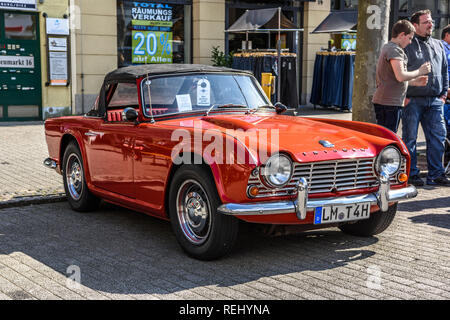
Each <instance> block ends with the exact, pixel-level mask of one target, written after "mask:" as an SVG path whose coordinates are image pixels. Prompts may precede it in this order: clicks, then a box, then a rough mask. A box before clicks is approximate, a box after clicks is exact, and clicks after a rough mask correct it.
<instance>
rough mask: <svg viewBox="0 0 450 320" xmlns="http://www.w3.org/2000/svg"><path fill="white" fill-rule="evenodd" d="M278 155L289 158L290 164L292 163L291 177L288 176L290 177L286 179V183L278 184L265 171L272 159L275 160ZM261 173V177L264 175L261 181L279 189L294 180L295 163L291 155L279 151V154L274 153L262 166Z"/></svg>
mask: <svg viewBox="0 0 450 320" xmlns="http://www.w3.org/2000/svg"><path fill="white" fill-rule="evenodd" d="M277 157H280V158H284V159H287V160H288V161H289V165H290V173H289V177H288V178H287V179H286V181H285V182H284V183H282V184H276V183H273V182H272V181H271V180H270V179H269V176H268V175H267V174H266V172H265V171H266V167H267V165H268V164H269V163H270V162H271V161H273V160H274V159H275V158H277ZM260 174H261V177H262V179H261V181H263V182H264V184H266V185H267V186H268V187H271V188H276V189H279V188H282V187H284V186H286V185H287V184H289V182H290V181H291V180H292V176H293V175H294V165H293V162H292V159H291V157H289V156H288V155H287V154H284V153H277V154H274V155H272V156H271V157H270V158H269V159H268V160H267V161H266V163H265V165H264V166H263V167H261V170H260Z"/></svg>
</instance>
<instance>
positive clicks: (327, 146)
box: [319, 140, 334, 148]
mask: <svg viewBox="0 0 450 320" xmlns="http://www.w3.org/2000/svg"><path fill="white" fill-rule="evenodd" d="M319 143H320V144H321V145H322V146H324V147H325V148H334V144H332V143H331V142H329V141H327V140H320V141H319Z"/></svg>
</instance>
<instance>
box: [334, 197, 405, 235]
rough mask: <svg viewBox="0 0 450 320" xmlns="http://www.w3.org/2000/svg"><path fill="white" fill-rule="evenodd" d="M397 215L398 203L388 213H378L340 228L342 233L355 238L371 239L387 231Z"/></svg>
mask: <svg viewBox="0 0 450 320" xmlns="http://www.w3.org/2000/svg"><path fill="white" fill-rule="evenodd" d="M396 213H397V203H395V204H394V205H392V206H390V207H389V209H388V211H386V212H381V211H376V212H373V213H371V214H370V218H369V219H366V220H361V221H358V222H355V223H347V224H344V225H342V226H340V227H339V229H341V231H343V232H344V233H347V234H351V235H353V236H360V237H370V236H373V235H376V234H379V233H381V232H383V231H384V230H386V229H387V228H388V227H389V226H390V225H391V223H392V221H393V220H394V217H395V214H396Z"/></svg>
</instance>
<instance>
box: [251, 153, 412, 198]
mask: <svg viewBox="0 0 450 320" xmlns="http://www.w3.org/2000/svg"><path fill="white" fill-rule="evenodd" d="M374 162H375V158H364V159H344V160H335V161H323V162H312V163H294V174H293V175H292V178H291V180H290V181H289V183H288V184H287V185H286V186H284V187H283V188H278V189H274V188H270V187H268V186H266V185H265V184H264V183H262V182H261V180H260V177H259V175H258V176H250V179H249V181H248V185H255V186H258V188H259V194H258V196H257V197H256V198H263V197H271V196H286V195H292V194H294V193H296V188H295V186H296V184H297V183H298V181H299V180H300V178H305V179H306V181H307V182H308V186H309V188H308V190H309V193H310V194H316V193H329V192H338V191H346V190H358V189H364V188H371V187H376V186H378V184H379V183H378V179H377V175H376V173H375V170H374ZM401 171H402V172H406V159H404V158H402V167H401ZM396 177H397V174H395V175H394V176H391V178H390V182H391V184H398V182H397V179H396Z"/></svg>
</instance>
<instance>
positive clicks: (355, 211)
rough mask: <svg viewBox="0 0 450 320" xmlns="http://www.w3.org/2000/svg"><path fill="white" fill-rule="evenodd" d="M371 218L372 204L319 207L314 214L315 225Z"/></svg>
mask: <svg viewBox="0 0 450 320" xmlns="http://www.w3.org/2000/svg"><path fill="white" fill-rule="evenodd" d="M369 217H370V203H358V204H349V205H343V206H329V207H318V208H316V210H315V214H314V224H323V223H333V222H344V221H353V220H361V219H368V218H369Z"/></svg>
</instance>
